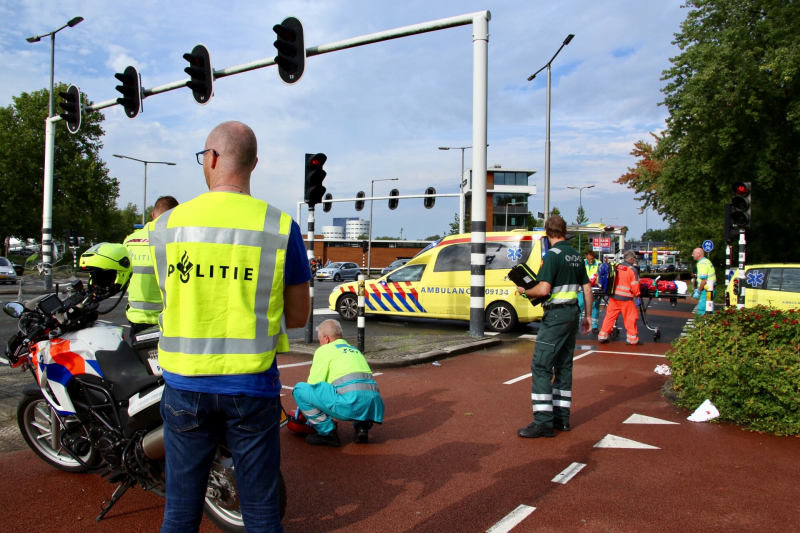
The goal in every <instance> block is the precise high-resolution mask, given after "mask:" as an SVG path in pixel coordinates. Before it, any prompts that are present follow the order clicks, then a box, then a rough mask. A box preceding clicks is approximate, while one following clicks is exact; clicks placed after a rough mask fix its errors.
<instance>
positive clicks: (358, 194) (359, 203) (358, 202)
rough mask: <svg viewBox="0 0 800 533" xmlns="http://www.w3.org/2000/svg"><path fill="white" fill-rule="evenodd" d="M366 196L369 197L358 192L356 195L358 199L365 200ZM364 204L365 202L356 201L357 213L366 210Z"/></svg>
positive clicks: (362, 192)
mask: <svg viewBox="0 0 800 533" xmlns="http://www.w3.org/2000/svg"><path fill="white" fill-rule="evenodd" d="M365 196H367V195H366V194H364V191H358V192H357V193H356V198H364V197H365ZM364 203H365V202H364V200H356V211H361V210H362V209H364Z"/></svg>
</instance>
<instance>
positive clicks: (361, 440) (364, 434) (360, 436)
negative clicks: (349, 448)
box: [353, 422, 372, 444]
mask: <svg viewBox="0 0 800 533" xmlns="http://www.w3.org/2000/svg"><path fill="white" fill-rule="evenodd" d="M371 426H372V422H356V423H355V424H353V430H354V435H353V442H357V443H358V444H366V443H367V442H369V428H370V427H371Z"/></svg>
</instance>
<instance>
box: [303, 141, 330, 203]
mask: <svg viewBox="0 0 800 533" xmlns="http://www.w3.org/2000/svg"><path fill="white" fill-rule="evenodd" d="M327 160H328V156H326V155H325V154H306V180H305V194H304V196H303V198H304V199H305V201H306V203H307V204H308V207H314V206H315V205H317V204H318V203H320V202H321V201H322V198H323V196H324V195H325V191H326V190H327V189H325V187H323V186H322V181H323V180H324V179H325V176H327V175H328V173H327V172H325V171H324V170H322V166H323V165H324V164H325V162H326V161H327Z"/></svg>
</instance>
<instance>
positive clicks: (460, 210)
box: [439, 144, 489, 233]
mask: <svg viewBox="0 0 800 533" xmlns="http://www.w3.org/2000/svg"><path fill="white" fill-rule="evenodd" d="M486 146H489V145H488V144H487V145H486ZM470 148H472V146H440V147H439V150H461V176H460V177H459V178H458V191H459V192H460V193H461V197H460V198H459V199H458V232H459V233H464V183H463V181H464V150H468V149H470Z"/></svg>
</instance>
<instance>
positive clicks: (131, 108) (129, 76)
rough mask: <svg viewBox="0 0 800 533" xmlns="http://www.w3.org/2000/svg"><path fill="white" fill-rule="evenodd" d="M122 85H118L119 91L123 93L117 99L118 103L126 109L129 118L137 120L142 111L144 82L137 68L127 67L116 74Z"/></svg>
mask: <svg viewBox="0 0 800 533" xmlns="http://www.w3.org/2000/svg"><path fill="white" fill-rule="evenodd" d="M114 77H115V78H117V79H118V80H119V81H120V82H121V83H122V85H117V90H118V91H119V92H121V93H122V96H121V97H120V98H117V103H118V104H119V105H121V106H122V107H123V108H124V109H125V114H126V115H127V116H128V118H136V115H138V114H139V112H140V111H141V110H142V81H141V78H140V77H139V72H138V71H137V70H136V67H125V71H124V72H123V73H122V74H120V73H116V74H114Z"/></svg>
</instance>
